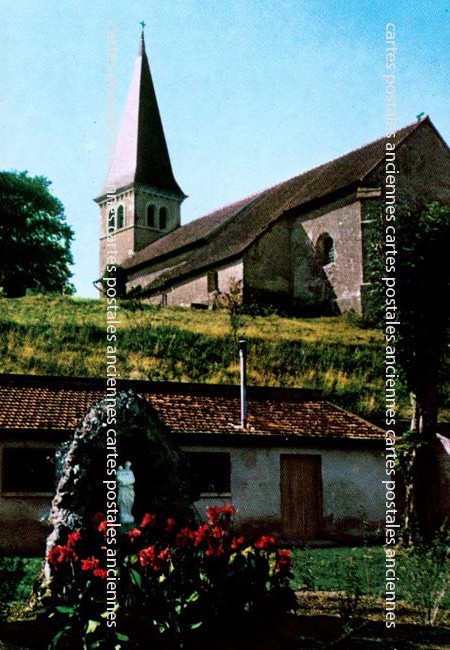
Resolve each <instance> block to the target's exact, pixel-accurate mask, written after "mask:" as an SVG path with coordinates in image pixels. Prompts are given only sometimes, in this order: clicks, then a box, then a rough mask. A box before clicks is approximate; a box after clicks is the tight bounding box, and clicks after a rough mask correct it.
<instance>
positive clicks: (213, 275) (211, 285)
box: [207, 271, 219, 293]
mask: <svg viewBox="0 0 450 650" xmlns="http://www.w3.org/2000/svg"><path fill="white" fill-rule="evenodd" d="M207 279H208V292H209V293H212V292H213V291H219V274H218V273H217V271H209V272H208V276H207Z"/></svg>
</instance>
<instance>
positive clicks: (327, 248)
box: [316, 232, 336, 266]
mask: <svg viewBox="0 0 450 650" xmlns="http://www.w3.org/2000/svg"><path fill="white" fill-rule="evenodd" d="M316 254H317V259H318V261H319V264H321V265H322V266H326V265H327V264H331V263H332V262H334V260H335V257H336V252H335V248H334V239H333V237H332V236H331V235H329V234H328V233H327V232H324V233H322V234H321V235H320V237H319V239H318V240H317V243H316Z"/></svg>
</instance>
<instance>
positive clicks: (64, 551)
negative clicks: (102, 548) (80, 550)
mask: <svg viewBox="0 0 450 650" xmlns="http://www.w3.org/2000/svg"><path fill="white" fill-rule="evenodd" d="M47 560H48V562H49V564H50V565H51V566H57V565H58V564H66V563H67V562H72V561H74V560H78V557H77V555H76V553H75V551H74V550H73V549H72V548H70V547H69V546H61V545H58V544H57V545H56V546H53V547H52V548H51V549H50V550H49V552H48V555H47Z"/></svg>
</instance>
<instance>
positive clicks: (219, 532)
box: [211, 526, 225, 539]
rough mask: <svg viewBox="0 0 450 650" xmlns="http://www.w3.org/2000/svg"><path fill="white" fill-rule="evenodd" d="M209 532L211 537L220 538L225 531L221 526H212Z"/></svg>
mask: <svg viewBox="0 0 450 650" xmlns="http://www.w3.org/2000/svg"><path fill="white" fill-rule="evenodd" d="M211 532H212V535H213V537H215V538H216V539H222V537H223V536H224V535H225V531H224V529H223V528H222V526H214V528H213V529H212V531H211Z"/></svg>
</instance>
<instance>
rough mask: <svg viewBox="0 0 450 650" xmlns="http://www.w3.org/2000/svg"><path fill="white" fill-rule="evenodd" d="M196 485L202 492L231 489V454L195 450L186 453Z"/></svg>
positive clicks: (222, 491)
mask: <svg viewBox="0 0 450 650" xmlns="http://www.w3.org/2000/svg"><path fill="white" fill-rule="evenodd" d="M186 456H187V459H188V463H189V468H190V472H191V476H192V478H193V481H194V485H195V486H196V488H197V489H198V490H199V492H200V494H223V493H227V494H228V493H230V491H231V462H230V454H229V453H226V452H213V451H198V452H197V451H195V452H187V453H186Z"/></svg>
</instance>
